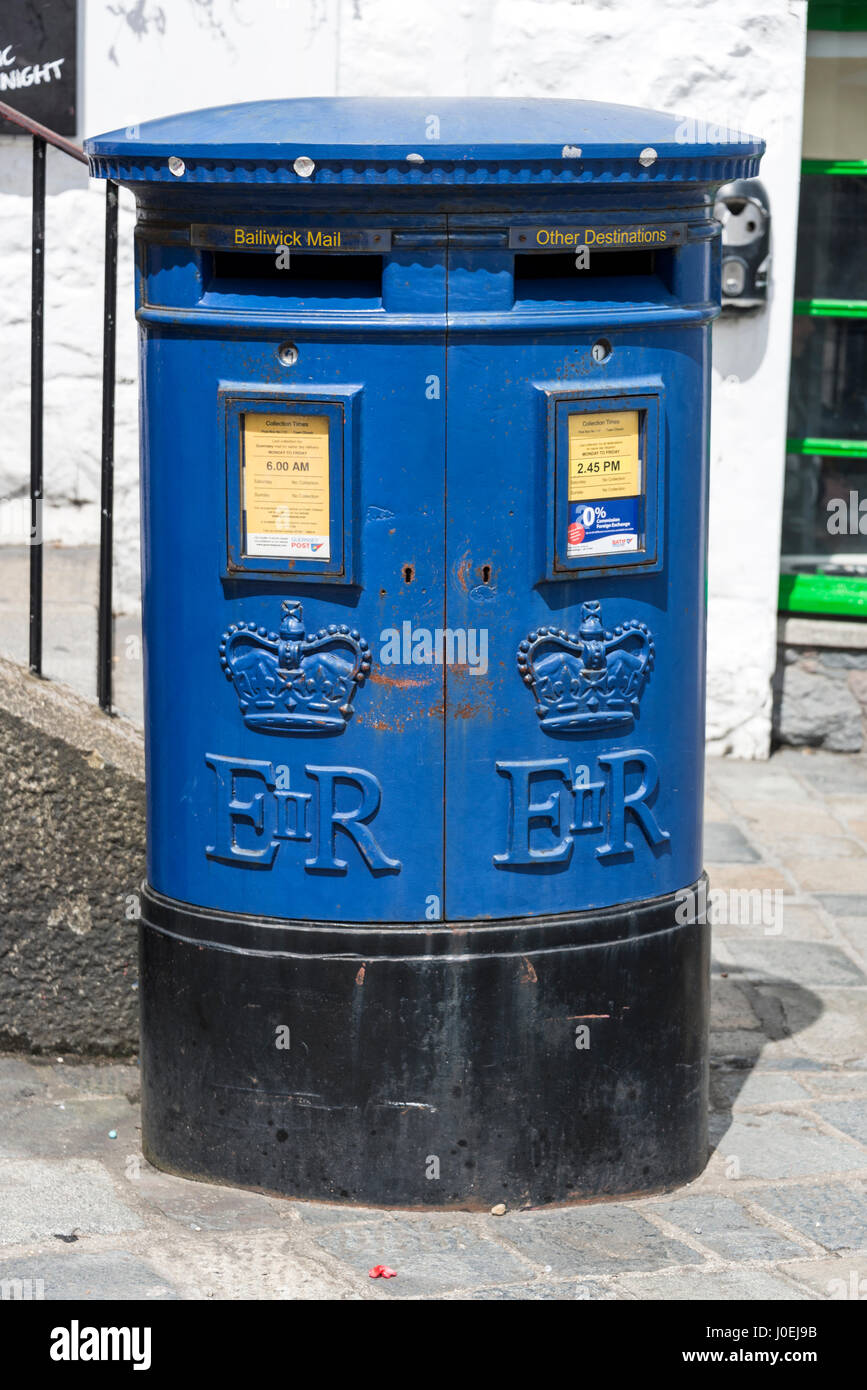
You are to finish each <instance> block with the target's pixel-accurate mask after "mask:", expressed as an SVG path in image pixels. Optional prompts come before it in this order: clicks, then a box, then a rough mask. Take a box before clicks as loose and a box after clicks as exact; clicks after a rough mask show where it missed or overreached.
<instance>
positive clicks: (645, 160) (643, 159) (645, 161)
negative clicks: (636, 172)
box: [638, 145, 659, 169]
mask: <svg viewBox="0 0 867 1390" xmlns="http://www.w3.org/2000/svg"><path fill="white" fill-rule="evenodd" d="M658 158H659V155H658V154H657V153H656V150H655V149H654V148H653V146H652V145H645V147H644V149H643V150H642V151H641V154H640V155H639V156H638V162H639V164H640V165H641V166H642V167H643V168H644V169H649V168H650V166H651V164H655V163H656V161H657V159H658Z"/></svg>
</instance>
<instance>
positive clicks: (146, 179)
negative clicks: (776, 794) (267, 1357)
mask: <svg viewBox="0 0 867 1390" xmlns="http://www.w3.org/2000/svg"><path fill="white" fill-rule="evenodd" d="M690 129H692V126H691V123H689V122H685V123H683V124H682V125H681V124H679V123H678V120H677V118H675V117H672V116H667V115H662V114H659V113H654V112H651V111H643V110H638V109H632V108H626V107H617V106H610V105H601V104H596V103H589V102H578V101H523V100H499V101H495V100H467V101H459V100H432V99H431V100H427V99H422V100H403V99H400V100H398V99H395V100H379V101H372V100H370V101H369V100H355V99H321V100H285V101H264V102H256V103H253V104H250V105H244V106H235V107H231V106H230V107H220V108H216V109H214V110H210V111H202V112H195V113H192V114H189V115H182V116H176V117H171V118H168V119H164V120H158V121H153V122H150V123H149V124H146V125H142V126H141V127H137V128H133V129H131V130H128V131H126V132H123V131H119V132H115V133H114V134H108V135H104V136H100V137H98V138H96V139H93V140H90V141H89V142H88V145H87V152H88V155H89V158H90V166H91V172H92V173H93V174H94V176H96V177H103V178H111V179H115V180H118V181H119V182H121V183H123V184H127V185H129V186H130V187H131V188H133V189H134V190H135V193H136V197H137V200H138V207H139V218H138V228H137V238H136V246H137V267H138V291H137V313H138V319H139V323H140V326H141V438H142V498H143V525H144V540H143V570H144V581H143V586H144V632H145V689H146V724H147V729H146V734H147V769H148V824H149V832H148V833H149V844H148V882H147V885H146V888H145V891H144V898H143V911H142V921H141V1002H142V1083H143V1136H144V1147H145V1153H146V1154H147V1156H148V1158H150V1159H151V1160H152V1161H153V1162H154V1163H155V1164H157V1165H158V1166H159V1167H161V1168H165V1169H168V1170H170V1171H173V1172H176V1173H181V1174H184V1175H187V1176H189V1177H194V1178H195V1177H199V1178H206V1179H211V1180H215V1181H220V1182H226V1183H234V1184H239V1185H243V1186H248V1187H256V1188H261V1189H265V1190H269V1191H273V1192H278V1193H285V1194H295V1195H300V1196H305V1197H316V1198H325V1199H333V1200H337V1201H354V1202H363V1203H381V1204H407V1205H412V1206H421V1205H425V1206H448V1205H452V1206H480V1207H487V1206H490V1205H491V1204H492V1203H495V1202H505V1203H507V1204H509V1205H511V1206H520V1205H528V1204H532V1205H535V1204H540V1203H545V1202H553V1201H563V1200H566V1199H570V1198H576V1199H578V1198H580V1199H588V1198H598V1197H607V1196H611V1195H613V1194H616V1193H627V1192H641V1191H648V1190H652V1189H655V1188H661V1187H664V1186H669V1185H672V1184H674V1183H677V1182H682V1181H685V1180H687V1179H690V1178H692V1177H694V1176H695V1174H696V1173H697V1172H699V1171H700V1169H701V1168H702V1166H703V1164H704V1162H705V1158H706V1152H707V1149H706V1145H707V1134H706V1118H705V1112H706V1101H707V1044H706V1035H707V1008H708V928H707V926H706V924H705V920H704V918H705V914H704V913H703V911H702V908H703V883H704V880H703V875H702V858H701V853H702V846H701V842H702V833H701V831H702V777H703V747H704V739H703V734H704V729H703V721H704V671H705V658H704V651H705V582H706V535H707V528H706V506H707V468H708V386H709V368H710V325H711V321H712V319H713V318H714V316H715V314H716V313H717V312H718V309H719V292H720V289H719V239H718V231H719V229H718V226H717V224H715V222H714V221H713V200H714V192H715V189H716V188H717V187H718V186H719V185H720V184H722V183H724V182H730V181H731V180H733V179H739V178H751V177H754V176H755V174H756V172H757V168H758V162H759V157H760V155H761V152H762V145H761V143H760V142H758V141H750V140H747V141H741V142H740V143H733V144H732V143H730V144H717V143H700V144H696V143H687V142H685V140H684V139H682V138H681V137H682V135H683V131H684V130H686V131H689V130H690Z"/></svg>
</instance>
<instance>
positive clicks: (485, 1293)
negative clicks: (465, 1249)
mask: <svg viewBox="0 0 867 1390" xmlns="http://www.w3.org/2000/svg"><path fill="white" fill-rule="evenodd" d="M617 1296H618V1295H617V1292H616V1290H614V1289H612V1288H609V1287H608V1285H606V1284H598V1283H596V1282H595V1281H594V1280H592V1279H581V1280H567V1279H564V1280H563V1281H562V1282H560V1283H552V1282H551V1281H550V1280H547V1279H545V1280H539V1281H537V1282H534V1283H530V1284H500V1285H498V1286H495V1287H493V1288H491V1287H487V1288H482V1289H473V1290H472V1292H470V1293H461V1294H453V1295H452V1298H460V1299H461V1300H462V1301H464V1300H466V1301H467V1302H471V1303H475V1302H478V1301H482V1300H484V1301H485V1302H494V1303H499V1302H517V1301H518V1300H519V1299H522V1300H533V1301H535V1300H539V1299H545V1300H546V1301H548V1302H559V1303H564V1302H565V1303H574V1302H575V1301H576V1300H577V1301H578V1302H579V1303H583V1302H591V1301H593V1302H599V1301H600V1300H602V1301H605V1302H613V1301H615V1300H616V1299H617ZM446 1299H448V1295H446Z"/></svg>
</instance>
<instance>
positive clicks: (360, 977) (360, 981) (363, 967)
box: [355, 965, 367, 985]
mask: <svg viewBox="0 0 867 1390" xmlns="http://www.w3.org/2000/svg"><path fill="white" fill-rule="evenodd" d="M366 969H367V966H366V965H360V966H359V967H358V974H357V975H356V977H355V983H356V984H357V985H363V984H364V972H365V970H366Z"/></svg>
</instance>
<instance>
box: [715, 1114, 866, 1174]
mask: <svg viewBox="0 0 867 1390" xmlns="http://www.w3.org/2000/svg"><path fill="white" fill-rule="evenodd" d="M718 1149H719V1152H720V1154H721V1155H722V1156H723V1158H724V1160H725V1161H726V1163H730V1161H731V1160H733V1159H734V1160H736V1161H737V1164H738V1168H739V1178H740V1179H741V1180H744V1179H750V1178H802V1177H818V1176H819V1175H820V1174H823V1173H828V1174H832V1173H851V1172H856V1171H858V1170H859V1169H867V1155H865V1154H864V1152H863V1150H861V1149H859V1148H858V1146H857V1145H856V1144H850V1143H848V1142H847V1141H846V1140H844V1139H835V1138H834V1137H833V1136H831V1135H828V1134H824V1133H823V1132H822V1131H821V1130H820V1129H819V1128H818V1126H817V1125H816V1123H815V1121H813V1120H811V1119H810V1118H809V1116H806V1115H787V1114H782V1113H779V1112H775V1111H769V1112H767V1113H766V1114H762V1115H759V1114H755V1113H752V1114H748V1115H744V1114H740V1115H736V1116H735V1118H734V1120H733V1122H732V1124H731V1126H730V1127H729V1128H728V1130H727V1131H726V1132H725V1134H723V1135H722V1136H721V1138H720V1140H719V1143H718Z"/></svg>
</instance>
